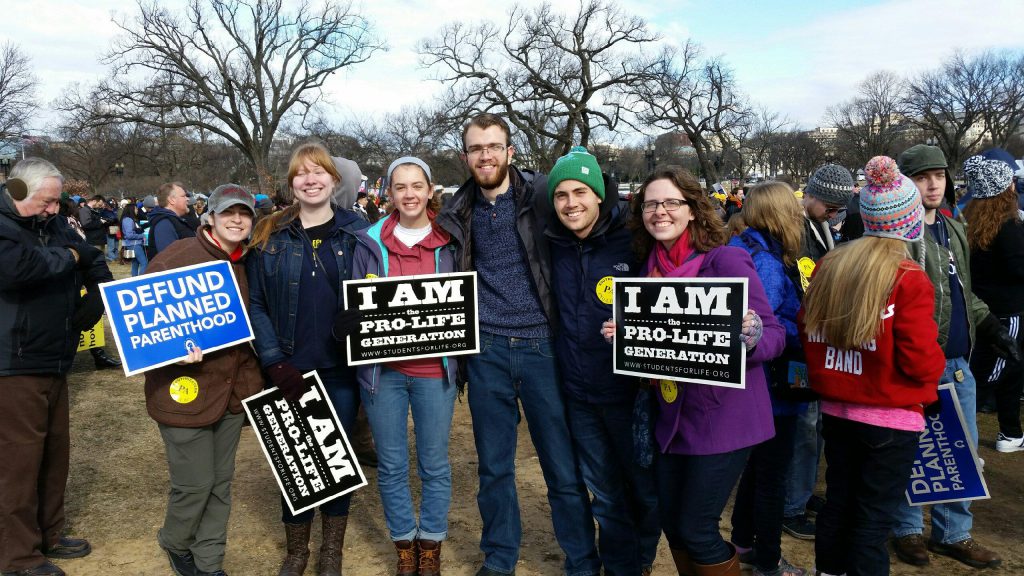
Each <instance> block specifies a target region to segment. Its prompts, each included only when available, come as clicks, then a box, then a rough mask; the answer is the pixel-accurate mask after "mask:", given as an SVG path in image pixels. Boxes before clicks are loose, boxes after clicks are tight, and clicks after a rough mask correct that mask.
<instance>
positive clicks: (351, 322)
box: [331, 308, 363, 342]
mask: <svg viewBox="0 0 1024 576" xmlns="http://www.w3.org/2000/svg"><path fill="white" fill-rule="evenodd" d="M362 319H363V313H362V312H360V311H359V310H357V309H355V308H353V309H351V310H339V311H338V313H337V314H335V315H334V328H332V329H331V334H332V335H334V339H335V340H337V341H338V342H341V341H343V340H345V337H346V336H348V335H350V334H352V333H353V332H355V331H356V328H358V327H359V321H360V320H362Z"/></svg>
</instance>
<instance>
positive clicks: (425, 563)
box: [416, 540, 441, 576]
mask: <svg viewBox="0 0 1024 576" xmlns="http://www.w3.org/2000/svg"><path fill="white" fill-rule="evenodd" d="M416 544H417V547H418V548H419V550H420V551H419V567H420V576H441V543H440V542H439V541H437V540H417V541H416Z"/></svg>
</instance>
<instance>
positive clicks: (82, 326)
mask: <svg viewBox="0 0 1024 576" xmlns="http://www.w3.org/2000/svg"><path fill="white" fill-rule="evenodd" d="M89 248H92V246H89ZM93 250H96V249H95V248H93ZM97 252H98V250H97ZM87 290H88V292H86V294H85V296H83V297H82V298H81V299H79V301H78V305H77V306H75V312H74V314H72V315H71V330H72V333H73V334H79V333H80V332H84V331H86V330H89V329H90V328H92V327H93V326H95V325H96V323H97V322H99V320H100V317H101V316H103V297H102V296H100V289H99V287H98V286H96V285H95V284H92V285H88V286H87Z"/></svg>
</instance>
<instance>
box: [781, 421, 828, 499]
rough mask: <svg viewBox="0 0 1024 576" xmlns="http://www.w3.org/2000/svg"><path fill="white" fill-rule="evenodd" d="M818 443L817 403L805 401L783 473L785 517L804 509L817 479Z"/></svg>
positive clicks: (819, 438) (819, 431)
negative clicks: (790, 457) (791, 455)
mask: <svg viewBox="0 0 1024 576" xmlns="http://www.w3.org/2000/svg"><path fill="white" fill-rule="evenodd" d="M821 445H822V441H821V403H820V402H808V403H807V410H806V411H804V413H803V414H800V416H799V417H798V419H797V422H796V431H795V432H794V433H793V460H792V461H791V462H790V464H789V471H788V472H787V474H786V506H785V508H784V509H783V511H782V514H783V516H785V517H786V518H792V517H793V516H799V515H801V514H804V513H805V512H806V508H807V501H808V500H810V499H811V495H812V494H814V486H815V484H817V483H818V462H819V461H820V460H821Z"/></svg>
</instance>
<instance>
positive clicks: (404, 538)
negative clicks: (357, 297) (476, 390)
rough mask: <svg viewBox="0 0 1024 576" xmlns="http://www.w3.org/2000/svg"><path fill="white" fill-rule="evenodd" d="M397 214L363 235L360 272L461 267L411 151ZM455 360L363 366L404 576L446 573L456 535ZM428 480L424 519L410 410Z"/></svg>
mask: <svg viewBox="0 0 1024 576" xmlns="http://www.w3.org/2000/svg"><path fill="white" fill-rule="evenodd" d="M385 186H386V188H387V190H388V195H389V196H390V198H391V201H392V203H393V206H394V210H393V211H392V212H391V214H390V215H389V216H388V217H387V218H384V219H383V220H380V221H378V222H377V223H376V224H374V225H373V226H371V227H370V228H367V229H366V230H363V231H361V232H360V233H359V234H358V235H357V240H358V242H359V243H358V244H357V245H356V250H355V255H354V256H353V264H352V277H353V278H356V279H362V278H374V277H381V278H384V277H388V276H415V275H420V274H434V273H442V272H453V271H454V265H455V261H454V256H453V255H454V252H453V250H452V249H451V248H449V247H448V241H449V237H448V233H447V232H445V231H444V230H443V229H442V228H441V227H440V226H435V225H434V216H435V215H436V214H437V208H438V206H437V199H436V198H434V185H433V183H432V182H431V181H430V168H429V167H428V166H427V164H426V163H425V162H423V161H422V160H420V159H419V158H415V157H412V156H405V157H402V158H399V159H398V160H395V161H394V162H392V163H391V166H390V167H389V168H388V174H387V183H386V184H385ZM455 371H456V366H455V361H454V360H452V361H450V362H449V361H448V359H447V358H420V359H415V360H402V361H395V362H385V363H380V364H364V365H361V366H359V367H358V368H357V370H356V378H357V379H358V380H359V384H360V392H361V394H362V400H363V406H364V407H365V409H366V415H367V417H368V419H369V421H370V429H371V430H372V431H373V439H374V442H375V443H376V447H377V461H378V464H377V487H378V488H379V489H380V498H381V504H383V506H384V519H385V521H386V523H387V526H388V531H389V532H390V535H391V540H392V541H393V542H394V544H395V550H396V552H397V553H398V570H397V574H398V575H399V576H403V575H407V576H414V575H416V574H418V575H419V576H438V575H439V574H440V571H441V542H442V541H443V540H444V539H445V538H446V537H447V535H448V508H449V505H450V503H451V493H452V471H451V465H450V464H449V461H448V437H449V433H450V432H451V427H452V414H453V412H454V410H455V394H456V387H455ZM410 410H411V411H412V419H413V423H414V425H415V434H416V464H417V469H418V471H419V476H420V481H421V483H422V487H423V489H422V493H421V497H420V510H419V521H418V522H417V518H416V511H415V509H414V506H413V501H412V493H411V491H410V489H409V436H408V421H409V412H410Z"/></svg>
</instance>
